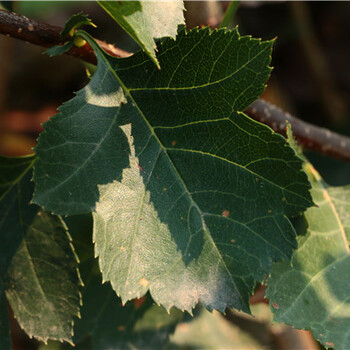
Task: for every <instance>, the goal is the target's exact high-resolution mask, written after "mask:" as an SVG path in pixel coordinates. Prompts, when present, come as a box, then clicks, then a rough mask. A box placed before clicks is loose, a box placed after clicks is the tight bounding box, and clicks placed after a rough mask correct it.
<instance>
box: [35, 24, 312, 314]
mask: <svg viewBox="0 0 350 350" xmlns="http://www.w3.org/2000/svg"><path fill="white" fill-rule="evenodd" d="M80 35H81V36H82V37H83V38H84V39H85V40H88V41H89V42H90V44H91V45H92V46H93V48H94V50H95V52H96V55H97V57H98V62H99V63H98V67H97V71H96V73H95V75H94V77H93V78H92V80H91V82H90V84H89V85H88V86H87V87H86V88H85V89H83V90H82V91H80V92H79V93H78V94H77V97H75V98H74V99H73V100H71V101H69V102H68V103H66V104H64V105H63V106H62V107H61V108H60V114H59V115H57V116H55V117H53V118H52V119H51V120H50V121H49V122H48V123H46V124H45V127H44V129H45V131H44V132H43V133H42V134H41V136H40V138H39V144H38V147H37V149H36V153H37V156H38V160H37V163H36V168H35V175H34V180H35V182H36V191H35V195H34V201H35V202H36V203H38V204H39V205H41V206H44V207H45V208H46V209H48V210H51V211H53V212H55V213H60V214H66V215H69V214H76V213H78V212H87V211H90V210H95V213H94V241H95V254H96V256H98V257H99V263H100V268H101V271H102V275H103V279H104V280H105V281H110V282H111V284H112V286H113V288H114V289H115V290H116V292H117V294H118V295H120V296H121V298H122V300H123V301H124V302H125V301H127V300H129V299H133V298H135V297H141V296H142V295H144V294H145V293H146V292H147V290H150V291H151V294H152V297H153V298H154V299H155V301H156V302H157V303H161V304H162V305H164V306H165V307H166V308H167V309H170V308H171V307H172V306H176V307H177V308H180V309H184V310H188V311H190V310H191V309H192V308H193V307H194V306H195V304H196V303H198V301H201V302H202V303H203V304H204V305H205V306H206V307H207V308H208V309H213V308H215V309H218V310H221V311H223V310H224V309H225V307H226V306H229V307H235V308H238V309H242V310H245V311H249V300H248V299H249V294H250V293H251V291H252V289H253V287H254V285H255V282H256V281H262V280H263V279H264V276H265V274H266V273H268V272H269V271H270V269H271V265H272V263H273V261H279V260H288V259H289V258H290V256H291V254H292V249H293V248H295V247H296V240H295V232H294V229H293V228H292V226H291V224H290V222H289V220H288V219H287V217H286V215H291V216H293V215H297V214H298V213H300V212H302V211H303V210H305V208H306V207H308V206H310V205H311V203H312V201H311V197H310V194H309V192H308V189H309V184H308V181H307V177H306V175H305V174H304V173H303V172H302V171H301V161H300V159H299V158H298V157H297V156H296V155H295V152H294V151H293V150H292V149H291V148H290V147H289V146H288V145H287V144H286V142H285V140H284V139H283V138H282V137H281V136H279V135H277V134H274V133H273V132H272V131H271V130H270V129H269V128H268V127H266V126H264V125H262V124H259V123H257V122H255V121H253V120H251V119H249V118H248V117H246V116H245V115H244V114H243V113H241V112H240V111H242V110H244V109H245V108H246V107H247V106H248V105H249V104H250V103H251V102H253V101H254V100H255V99H256V98H257V97H258V96H259V95H260V94H261V93H262V91H263V90H264V84H265V82H266V80H267V78H268V76H269V74H270V70H271V69H270V67H269V62H270V59H271V48H272V45H273V42H271V41H267V42H261V41H260V40H257V39H252V38H250V37H240V36H239V34H238V31H237V30H234V31H229V32H226V31H223V30H220V31H215V32H210V31H209V30H207V29H203V30H193V31H191V32H189V33H185V31H181V32H180V33H179V35H178V37H177V40H176V41H174V40H172V39H167V40H166V41H165V42H164V43H163V44H160V45H159V46H158V53H157V58H158V60H159V63H160V66H161V68H162V69H161V70H158V69H157V68H156V67H155V66H154V64H153V63H152V61H151V60H150V59H149V58H148V57H147V55H146V54H145V53H142V52H139V53H137V54H135V55H134V56H132V57H130V58H127V59H116V58H112V57H110V56H108V55H107V54H105V53H104V52H103V51H101V49H100V48H99V47H98V46H97V44H96V43H95V42H94V41H93V39H92V38H91V37H90V36H89V35H88V34H86V33H84V32H80ZM208 48H209V49H208ZM82 184H84V185H82Z"/></svg>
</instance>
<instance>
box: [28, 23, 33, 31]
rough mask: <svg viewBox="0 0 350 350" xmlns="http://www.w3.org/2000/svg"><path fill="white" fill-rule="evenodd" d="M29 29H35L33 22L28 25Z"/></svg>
mask: <svg viewBox="0 0 350 350" xmlns="http://www.w3.org/2000/svg"><path fill="white" fill-rule="evenodd" d="M28 30H29V31H30V32H32V31H33V30H34V26H33V25H32V24H29V25H28Z"/></svg>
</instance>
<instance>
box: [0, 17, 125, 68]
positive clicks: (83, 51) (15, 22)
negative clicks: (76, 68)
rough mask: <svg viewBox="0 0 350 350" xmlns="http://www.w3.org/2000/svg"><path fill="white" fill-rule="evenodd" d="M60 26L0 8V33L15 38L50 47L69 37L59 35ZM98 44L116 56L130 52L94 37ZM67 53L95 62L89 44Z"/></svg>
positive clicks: (73, 48) (74, 48) (123, 55)
mask: <svg viewBox="0 0 350 350" xmlns="http://www.w3.org/2000/svg"><path fill="white" fill-rule="evenodd" d="M61 31H62V28H60V27H57V26H53V25H50V24H47V23H43V22H39V21H35V20H32V19H29V18H27V17H25V16H20V15H18V14H16V13H14V12H8V11H5V10H0V34H5V35H6V36H10V37H13V38H16V39H20V40H24V41H26V42H28V43H31V44H35V45H39V46H42V47H52V46H55V45H59V44H63V43H64V42H65V41H67V39H69V38H62V37H61V34H60V33H61ZM96 41H97V42H98V44H99V45H100V46H101V47H102V48H103V49H104V50H105V51H106V52H108V53H109V54H111V55H113V56H116V57H127V56H130V55H131V54H130V53H129V52H126V51H124V50H121V49H119V48H116V47H115V46H113V45H111V44H107V43H105V42H103V41H100V40H98V39H96ZM67 54H68V55H70V56H74V57H77V58H80V59H82V60H84V61H85V62H88V63H92V64H96V63H97V61H96V56H95V53H94V50H93V49H92V47H91V46H90V45H89V44H86V45H84V46H83V47H81V48H77V47H72V48H71V49H70V50H69V51H68V52H67Z"/></svg>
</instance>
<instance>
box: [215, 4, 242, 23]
mask: <svg viewBox="0 0 350 350" xmlns="http://www.w3.org/2000/svg"><path fill="white" fill-rule="evenodd" d="M238 6H239V0H232V1H231V3H230V5H229V6H228V8H227V10H226V12H225V16H224V18H223V20H222V22H221V25H220V28H224V27H228V26H229V24H230V22H231V21H232V19H233V18H234V16H235V14H236V12H237V9H238Z"/></svg>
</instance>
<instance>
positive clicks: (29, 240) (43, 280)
mask: <svg viewBox="0 0 350 350" xmlns="http://www.w3.org/2000/svg"><path fill="white" fill-rule="evenodd" d="M17 162H18V164H16V160H15V159H14V160H13V167H14V172H15V171H16V170H17V169H19V168H20V167H21V164H22V162H23V159H17ZM31 175H32V174H31V171H27V172H26V174H25V175H23V177H22V178H21V180H19V181H18V182H17V183H16V184H15V185H14V186H12V189H11V190H10V191H8V192H7V194H6V195H5V196H4V197H3V199H2V201H1V202H0V212H1V221H0V241H1V245H0V273H1V276H3V279H4V288H5V289H6V295H7V298H8V300H9V302H10V304H11V308H12V310H13V312H14V316H15V317H16V318H17V320H18V322H19V324H20V325H21V327H22V328H23V329H24V330H25V331H26V333H27V334H28V335H29V336H34V337H36V338H38V339H41V340H43V341H46V340H47V339H58V340H61V341H63V340H65V341H68V342H70V341H71V340H72V330H73V318H74V316H77V315H79V306H80V292H79V285H80V283H81V282H80V278H79V273H78V271H77V259H76V257H75V254H74V251H73V247H72V245H71V242H70V238H69V235H68V233H67V231H66V227H65V225H64V223H63V222H62V221H61V219H60V218H59V217H55V216H52V215H51V214H49V213H46V212H45V211H43V210H40V208H38V207H37V206H35V205H29V201H30V199H31V197H32V193H33V187H34V186H33V183H32V182H31V181H30V178H31ZM9 178H10V177H9Z"/></svg>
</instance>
